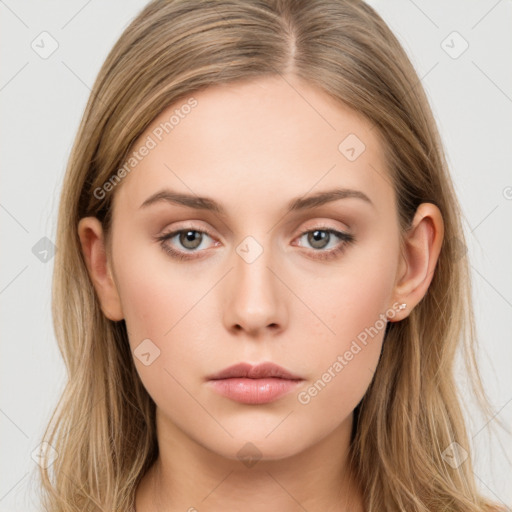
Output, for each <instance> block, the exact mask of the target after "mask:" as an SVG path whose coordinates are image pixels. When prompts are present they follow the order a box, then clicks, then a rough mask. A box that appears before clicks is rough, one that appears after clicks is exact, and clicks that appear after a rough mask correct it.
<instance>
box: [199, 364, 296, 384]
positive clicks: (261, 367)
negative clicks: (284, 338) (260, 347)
mask: <svg viewBox="0 0 512 512" xmlns="http://www.w3.org/2000/svg"><path fill="white" fill-rule="evenodd" d="M237 377H238V378H247V379H264V378H269V377H275V378H279V379H287V380H303V379H302V377H300V376H298V375H294V374H293V373H291V372H289V371H288V370H286V369H285V368H283V367H282V366H279V365H277V364H275V363H272V362H266V363H260V364H257V365H252V364H250V363H238V364H234V365H232V366H228V367H227V368H224V370H222V371H220V372H218V373H215V374H213V375H210V376H209V377H207V379H208V380H219V379H231V378H237Z"/></svg>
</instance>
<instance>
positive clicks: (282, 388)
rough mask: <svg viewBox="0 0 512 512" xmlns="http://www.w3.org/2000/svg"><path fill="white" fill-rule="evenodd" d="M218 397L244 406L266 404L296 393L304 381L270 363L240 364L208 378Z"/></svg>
mask: <svg viewBox="0 0 512 512" xmlns="http://www.w3.org/2000/svg"><path fill="white" fill-rule="evenodd" d="M207 380H208V382H209V384H210V385H211V386H212V388H213V390H214V391H216V392H217V393H219V394H221V395H224V396H225V397H227V398H230V399H231V400H235V401H236V402H240V403H244V404H265V403H269V402H272V401H274V400H277V399H278V398H280V397H281V396H283V395H285V394H287V393H289V392H290V391H292V390H294V389H295V388H296V387H297V385H298V384H299V383H300V382H302V381H303V380H304V379H302V377H299V376H297V375H294V374H292V373H291V372H289V371H288V370H285V369H284V368H282V367H281V366H278V365H276V364H274V363H271V362H267V363H262V364H258V365H256V366H253V365H251V364H249V363H240V364H236V365H234V366H230V367H228V368H225V369H224V370H222V371H221V372H218V373H216V374H213V375H210V376H209V377H207Z"/></svg>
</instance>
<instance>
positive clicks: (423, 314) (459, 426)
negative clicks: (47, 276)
mask: <svg viewBox="0 0 512 512" xmlns="http://www.w3.org/2000/svg"><path fill="white" fill-rule="evenodd" d="M290 74H293V75H296V76H298V77H300V78H301V79H303V80H305V81H307V82H309V83H311V84H313V85H316V86H318V87H320V88H321V89H322V90H323V91H325V92H326V93H327V94H329V95H330V96H331V97H333V98H335V99H336V100H338V101H339V102H343V103H344V104H345V105H348V106H349V107H351V108H352V109H354V110H356V111H358V112H360V113H361V114H363V115H364V116H365V117H366V118H367V119H368V120H370V121H371V122H372V124H373V126H374V127H375V128H376V134H377V135H378V136H379V137H380V139H381V140H382V144H383V146H384V148H385V153H386V159H387V162H386V163H387V167H388V170H389V176H390V181H391V182H392V183H393V185H394V188H395V191H396V197H397V205H398V217H399V222H400V227H401V229H402V233H403V232H404V231H405V230H406V229H407V227H408V226H409V224H410V222H411V220H412V218H413V216H414V213H415V211H416V208H417V207H418V205H419V204H421V203H423V202H431V203H434V204H436V205H437V206H438V207H439V209H440V210H441V213H442V216H443V220H444V230H445V239H444V242H443V246H442V249H441V253H440V257H439V261H438V264H437V267H436V270H435V274H434V276H433V279H432V282H431V285H430V288H429V290H428V292H427V294H426V296H425V297H424V298H423V300H422V301H421V302H420V303H419V304H418V305H417V306H416V307H415V308H414V309H413V311H412V312H411V313H410V315H409V316H408V317H407V318H406V319H404V320H403V321H401V322H394V323H389V324H388V326H387V330H386V334H385V340H384V344H383V349H382V354H381V359H380V362H379V365H378V368H377V370H376V373H375V376H374V379H373V381H372V383H371V384H370V387H369V389H368V391H367V393H366V395H365V396H364V398H363V400H362V402H361V403H360V404H359V405H358V407H357V409H356V416H355V421H354V431H353V439H352V443H351V455H352V457H351V464H352V467H353V471H354V474H355V475H357V478H358V480H359V481H360V482H361V485H362V487H363V490H364V499H365V508H366V510H367V511H368V512H377V511H379V512H383V511H396V510H400V511H407V512H426V511H428V512H441V511H448V510H450V511H460V512H462V511H464V512H476V511H484V510H490V509H491V506H492V505H491V504H490V503H488V502H487V501H486V499H485V498H483V497H482V496H480V495H479V493H478V491H477V489H476V485H475V480H474V475H473V472H472V465H471V456H469V457H468V458H467V459H466V460H465V461H464V462H463V463H461V464H460V465H458V467H452V465H450V464H448V463H447V462H446V461H445V457H443V452H444V451H445V450H446V449H449V447H450V446H456V445H451V443H453V442H456V443H458V445H460V446H461V447H463V448H464V449H465V450H466V451H468V452H469V451H470V447H469V441H468V437H467V434H466V428H465V424H464V417H463V413H462V409H461V405H460V403H461V402H460V399H459V397H458V394H457V387H456V383H455V380H454V362H455V359H456V354H457V350H458V348H459V345H460V348H461V349H462V350H463V353H464V354H465V357H464V361H465V362H466V367H467V370H468V372H469V375H470V376H471V382H472V383H473V384H474V388H473V390H474V393H475V396H476V397H477V398H478V400H479V401H480V403H481V405H482V406H483V408H484V411H486V412H487V413H488V412H489V410H488V406H487V405H486V404H487V402H486V397H485V393H484V391H483V389H482V384H481V381H480V376H479V373H478V369H477V366H476V363H475V339H476V334H475V325H474V317H473V311H472V304H471V287H470V273H469V269H468V262H467V258H466V257H465V239H464V232H463V229H462V213H461V210H460V206H459V204H458V202H457V198H456V195H455V192H454V189H453V185H452V182H451V178H450V176H449V171H448V166H447V163H446V160H445V156H444V151H443V147H442V143H441V140H440V137H439V134H438V131H437V127H436V124H435V121H434V119H433V115H432V112H431V109H430V106H429V103H428V101H427V98H426V95H425V93H424V90H423V88H422V86H421V83H420V80H419V77H418V76H417V74H416V72H415V70H414V68H413V66H412V64H411V62H410V61H409V59H408V57H407V55H406V53H405V52H404V50H403V48H402V47H401V45H400V44H399V42H398V40H397V39H396V37H395V36H394V35H393V33H392V32H391V31H390V29H389V28H388V26H387V25H386V24H385V22H384V21H383V20H382V19H381V18H380V17H379V15H378V14H377V13H376V12H375V11H374V10H373V9H372V8H371V7H370V6H368V5H367V4H365V3H364V2H362V1H356V0H219V1H213V2H212V1H207V0H157V1H154V2H151V3H149V4H148V5H147V6H146V7H145V8H144V9H143V10H142V11H141V13H140V14H139V15H138V16H137V17H136V18H135V19H134V20H133V22H132V23H131V24H130V25H129V26H128V27H127V28H126V30H125V31H124V33H123V34H122V36H121V37H120V39H119V40H118V41H117V43H116V44H115V46H114V47H113V49H112V50H111V52H110V54H109V55H108V57H107V59H106V61H105V63H104V64H103V66H102V68H101V70H100V72H99V75H98V77H97V79H96V82H95V84H94V87H93V89H92V92H91V95H90V98H89V101H88V104H87V106H86V109H85V112H84V116H83V119H82V122H81V124H80V128H79V130H78V134H77V137H76V140H75V143H74V146H73V149H72V152H71V155H70V159H69V164H68V167H67V171H66V175H65V178H64V184H63V189H62V195H61V198H60V207H59V214H58V215H59V218H58V228H57V238H56V246H57V247H58V251H57V253H56V256H55V269H54V280H53V290H52V291H53V303H52V313H53V321H54V328H55V334H56V337H57V340H58V344H59V348H60V351H61V354H62V357H63V359H64V362H65V365H66V368H67V383H66V387H65V389H64V392H63V394H62V396H61V398H60V400H59V402H58V404H57V406H56V408H55V410H54V412H53V414H52V416H51V420H50V422H49V425H48V427H47V429H46V431H45V433H44V437H43V440H44V441H45V442H47V443H48V445H49V446H51V447H52V448H53V449H54V450H55V451H56V453H57V454H58V456H57V457H56V458H55V452H53V450H48V451H47V453H46V456H47V457H52V456H53V463H51V465H49V464H50V461H48V462H47V463H46V464H45V463H43V464H42V465H41V470H40V475H41V489H42V499H43V501H42V503H43V506H44V507H45V510H46V511H47V512H61V511H62V512H63V511H66V512H71V511H77V512H78V511H80V512H88V511H96V510H109V511H110V510H116V511H117V510H122V511H129V510H133V505H134V496H135V490H136V487H137V484H138V483H139V481H140V479H141V478H142V476H143V475H144V473H145V472H146V471H147V470H148V469H149V467H150V466H151V465H152V464H153V462H154V461H155V459H156V457H157V455H158V445H157V438H156V432H155V404H154V402H153V400H152V399H151V397H150V396H149V394H148V393H147V391H146V390H145V388H144V386H143V385H142V383H141V380H140V378H139V376H138V374H137V371H136V368H135V365H134V362H133V358H132V354H131V352H130V348H129V344H128V337H127V332H126V326H125V323H124V321H120V322H113V321H110V320H108V319H107V318H106V317H105V316H104V315H103V313H102V311H101V309H100V306H99V302H98V298H97V296H96V293H95V290H94V288H93V285H92V283H91V280H90V278H89V275H88V272H87V268H86V265H85V261H84V258H83V255H82V252H81V246H80V241H79V238H78V234H77V225H78V222H79V220H80V219H81V218H83V217H86V216H96V217H97V218H98V219H100V220H101V221H102V223H103V226H104V230H105V232H106V233H107V235H108V234H109V229H110V221H111V212H112V208H111V206H112V197H113V194H114V193H115V190H116V188H113V190H112V191H110V192H107V193H106V194H102V195H101V196H100V195H99V194H95V193H94V191H95V190H97V189H98V187H101V186H102V185H103V184H104V183H106V182H107V180H109V178H110V177H111V176H112V175H113V174H114V173H115V172H116V171H117V170H118V169H119V168H120V167H121V166H122V165H123V162H124V161H125V159H126V157H127V155H128V154H129V152H130V149H131V147H132V145H133V143H134V141H135V140H136V139H137V138H138V137H139V136H140V135H141V133H143V132H144V130H145V129H146V128H147V127H148V125H149V124H150V122H151V121H152V120H153V119H154V118H155V117H156V116H157V115H158V114H159V113H161V111H162V110H163V109H164V108H166V107H168V106H169V105H171V104H173V103H175V102H177V101H178V100H182V99H184V98H186V97H187V96H188V95H190V94H192V93H193V92H194V91H199V90H200V89H203V88H205V87H208V86H211V85H215V84H220V83H227V82H236V81H241V80H249V79H251V78H256V77H261V76H265V75H281V76H282V77H283V78H286V76H287V75H290ZM103 195H104V197H102V196H103ZM486 407H487V408H486ZM43 456H44V454H43ZM46 465H49V467H48V468H47V469H45V466H46Z"/></svg>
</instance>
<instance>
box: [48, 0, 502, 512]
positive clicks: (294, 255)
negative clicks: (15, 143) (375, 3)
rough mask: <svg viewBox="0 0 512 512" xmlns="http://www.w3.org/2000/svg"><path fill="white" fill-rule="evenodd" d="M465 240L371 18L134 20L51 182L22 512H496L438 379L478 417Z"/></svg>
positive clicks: (407, 79)
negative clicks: (55, 347)
mask: <svg viewBox="0 0 512 512" xmlns="http://www.w3.org/2000/svg"><path fill="white" fill-rule="evenodd" d="M464 244H465V243H464V234H463V230H462V227H461V214H460V209H459V206H458V202H457V198H456V196H455V194H454V190H453V187H452V182H451V179H450V176H449V172H448V169H447V165H446V162H445V158H444V154H443V149H442V143H441V141H440V138H439V135H438V131H437V129H436V125H435V122H434V119H433V116H432V113H431V110H430V107H429V104H428V101H427V99H426V97H425V94H424V91H423V89H422V87H421V83H420V82H419V79H418V76H417V75H416V73H415V71H414V69H413V66H412V65H411V63H410V61H409V60H408V58H407V56H406V54H405V52H404V51H403V49H402V48H401V46H400V44H399V43H398V41H397V39H396V38H395V36H394V35H393V34H392V32H391V31H390V29H389V28H388V27H387V26H386V24H385V23H384V21H383V20H382V19H381V18H380V17H379V16H378V15H377V14H376V12H375V11H374V10H373V9H372V8H371V7H369V6H368V5H366V4H365V3H363V2H362V1H355V0H351V1H348V0H307V1H306V0H247V1H241V0H237V1H235V0H230V1H228V0H222V1H216V2H209V1H201V0H171V1H154V2H151V3H150V4H148V6H147V7H146V8H145V9H144V10H143V11H142V12H141V13H140V15H139V16H138V17H137V18H136V19H135V20H134V21H133V22H132V23H131V25H130V26H129V27H128V28H127V29H126V30H125V32H124V33H123V35H122V36H121V38H120V39H119V41H118V42H117V43H116V44H115V46H114V48H113V49H112V51H111V53H110V55H109V56H108V58H107V60H106V62H105V63H104V65H103V67H102V69H101V71H100V74H99V76H98V78H97V81H96V83H95V85H94V88H93V90H92V93H91V96H90V99H89V102H88V105H87V107H86V111H85V114H84V117H83V121H82V123H81V126H80V129H79V132H78V135H77V138H76V142H75V145H74V148H73V151H72V154H71V158H70V162H69V166H68V169H67V174H66V177H65V181H64V186H63V191H62V197H61V203H60V210H59V223H58V236H57V241H56V245H57V246H58V247H59V251H58V252H57V254H56V263H55V274H54V298H53V300H54V302H53V305H54V309H53V313H54V323H55V329H56V335H57V339H58V341H59V346H60V348H61V351H62V354H63V357H64V360H65V363H66V365H67V369H68V375H69V381H68V384H67V387H66V390H65V393H64V395H63V397H62V400H61V402H60V403H59V406H58V408H57V410H56V411H55V414H54V417H53V418H52V422H51V423H50V425H49V426H48V430H47V432H46V433H45V437H44V440H45V441H47V443H48V445H49V446H51V447H52V448H53V450H48V451H47V456H48V457H50V456H53V460H52V461H48V464H42V470H41V476H42V483H43V490H44V491H45V492H44V506H45V510H46V511H48V512H58V511H59V512H60V511H80V512H84V511H93V510H94V511H96V510H103V511H107V510H108V511H134V510H136V511H137V512H155V511H157V510H158V511H164V510H165V511H172V512H174V511H185V510H189V511H195V510H197V511H218V510H222V511H239V510H251V511H263V510H279V511H290V512H291V511H299V510H307V511H309V512H315V511H320V510H322V511H326V510H329V511H340V512H341V511H344V512H346V511H353V512H356V511H358V512H359V511H368V512H376V511H379V512H382V511H407V512H420V511H421V512H426V511H429V512H441V511H461V512H462V511H464V512H469V511H471V512H476V511H479V512H481V511H486V510H497V508H493V505H492V504H491V503H489V502H488V501H487V500H486V499H485V498H484V497H482V496H480V495H479V493H478V491H477V488H476V485H475V478H474V475H473V473H472V463H471V454H470V446H469V440H468V438H467V435H466V429H465V426H464V420H463V415H462V412H461V408H460V405H459V397H458V393H457V390H456V385H455V381H454V375H453V365H454V358H455V356H456V353H457V352H456V351H457V350H458V346H459V342H461V343H462V345H461V348H462V349H463V350H464V351H465V354H466V361H467V363H468V364H467V366H468V370H469V371H470V374H471V375H472V376H473V379H474V384H475V386H474V388H475V391H476V394H477V396H478V397H479V398H480V399H481V400H482V403H484V396H485V395H484V393H483V391H482V389H481V384H480V381H479V377H478V372H477V370H476V366H475V365H474V346H473V344H474V324H473V322H474V320H473V316H472V309H471V300H470V297H471V294H470V283H469V272H468V263H467V260H466V258H465V257H464V254H465V252H464V250H463V248H464V247H465V245H464ZM55 454H58V456H57V457H55ZM50 462H51V463H50ZM46 466H48V469H44V467H46Z"/></svg>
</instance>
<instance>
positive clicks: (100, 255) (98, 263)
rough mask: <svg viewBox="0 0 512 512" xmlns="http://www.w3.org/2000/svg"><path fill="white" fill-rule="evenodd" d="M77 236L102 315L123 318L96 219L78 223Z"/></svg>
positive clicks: (101, 228) (109, 317)
mask: <svg viewBox="0 0 512 512" xmlns="http://www.w3.org/2000/svg"><path fill="white" fill-rule="evenodd" d="M78 236H79V238H80V243H81V246H82V253H83V255H84V259H85V262H86V265H87V271H88V272H89V277H90V278H91V281H92V283H93V285H94V288H95V290H96V293H97V295H98V298H99V301H100V305H101V310H102V311H103V313H104V315H105V316H106V317H107V318H108V319H110V320H114V321H119V320H122V319H123V318H124V315H123V311H122V307H121V301H120V298H119V293H118V290H117V287H116V284H115V282H114V279H113V277H112V273H111V271H110V263H111V262H109V261H108V255H107V251H106V248H105V240H104V234H103V227H102V225H101V222H100V221H99V220H98V219H97V218H96V217H84V218H83V219H80V221H79V223H78Z"/></svg>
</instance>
